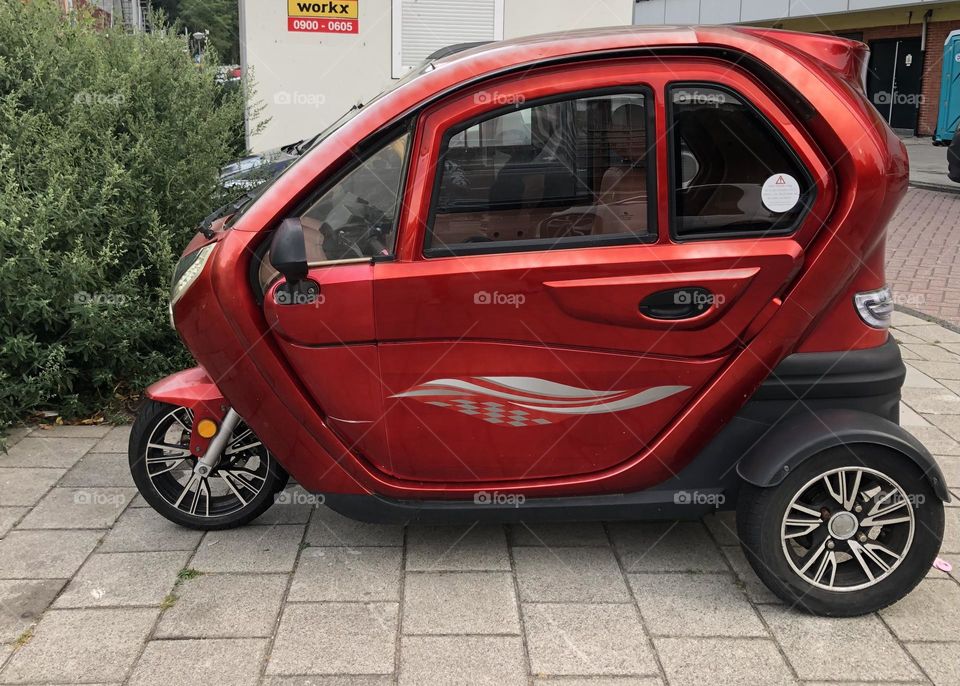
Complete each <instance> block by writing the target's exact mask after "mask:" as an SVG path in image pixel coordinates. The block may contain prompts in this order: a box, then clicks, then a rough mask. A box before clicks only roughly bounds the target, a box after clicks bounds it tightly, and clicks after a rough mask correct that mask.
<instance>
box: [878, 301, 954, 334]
mask: <svg viewBox="0 0 960 686" xmlns="http://www.w3.org/2000/svg"><path fill="white" fill-rule="evenodd" d="M894 309H895V310H897V311H898V312H903V313H904V314H909V315H910V316H911V317H916V318H917V319H922V320H923V321H925V322H930V323H931V324H936V325H937V326H942V327H943V328H945V329H947V330H948V331H953V332H954V333H960V326H957V325H956V324H951V323H950V322H948V321H945V320H943V319H940V318H938V317H934V316H933V315H932V314H927V313H926V312H921V311H920V310H915V309H913V308H912V307H905V306H903V305H895V306H894ZM894 328H896V327H894Z"/></svg>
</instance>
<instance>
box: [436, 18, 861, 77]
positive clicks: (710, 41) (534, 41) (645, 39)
mask: <svg viewBox="0 0 960 686" xmlns="http://www.w3.org/2000/svg"><path fill="white" fill-rule="evenodd" d="M744 39H747V40H757V39H760V40H763V41H765V42H768V43H773V44H778V45H781V46H790V47H791V48H793V49H795V50H799V51H800V52H804V53H806V54H808V55H810V56H812V57H815V58H817V59H819V60H821V61H823V60H824V58H829V56H830V54H831V53H832V54H833V57H834V59H827V60H826V61H827V63H828V65H829V66H834V67H836V66H840V63H838V62H837V61H836V59H835V57H836V55H842V54H843V53H844V52H845V51H847V50H858V49H862V48H864V47H865V46H864V45H863V44H862V43H859V42H858V41H854V40H850V39H848V38H840V37H837V36H829V35H824V34H814V33H804V32H799V31H783V30H779V29H767V28H760V27H749V26H695V25H685V26H682V25H677V26H609V27H601V28H592V29H577V30H572V31H557V32H554V33H543V34H537V35H532V36H523V37H520V38H512V39H508V40H501V41H495V42H490V41H486V42H478V43H472V44H471V43H460V44H457V45H451V46H448V47H447V48H443V49H441V50H438V51H436V52H435V53H433V54H432V55H430V56H429V57H428V58H427V61H432V62H433V63H434V64H435V65H436V66H438V67H439V66H442V65H445V64H451V63H454V62H459V61H473V60H477V61H483V62H487V61H495V62H498V63H499V66H500V67H509V66H513V65H519V64H523V63H525V62H527V61H529V59H530V57H531V55H534V54H538V53H539V54H540V55H542V56H543V57H544V58H546V57H559V56H562V55H568V56H573V55H577V54H589V53H597V52H607V51H611V50H623V49H629V48H652V47H665V46H677V47H682V46H704V45H717V46H721V45H723V46H730V45H731V44H733V43H737V42H740V41H742V40H744Z"/></svg>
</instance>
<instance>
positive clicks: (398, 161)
mask: <svg viewBox="0 0 960 686" xmlns="http://www.w3.org/2000/svg"><path fill="white" fill-rule="evenodd" d="M409 139H410V134H409V133H407V132H405V133H403V134H401V135H399V136H397V137H396V138H394V139H392V140H391V141H390V142H388V143H387V144H386V145H383V146H382V147H380V148H379V149H377V150H376V151H375V152H373V153H372V154H370V155H368V156H367V157H366V158H364V159H363V160H362V161H361V162H359V164H357V165H356V166H354V167H353V168H352V169H351V170H350V171H348V172H347V173H346V174H345V175H344V176H343V177H342V178H341V179H340V180H339V181H337V182H336V183H334V184H333V185H332V186H331V187H330V188H328V189H327V190H326V191H324V192H323V193H322V194H321V195H320V196H319V197H317V198H316V199H315V200H313V201H312V202H310V204H309V205H308V206H307V208H306V210H305V211H304V212H303V213H302V214H301V215H300V222H301V223H302V225H303V234H304V238H305V239H306V245H307V261H308V262H309V263H311V264H315V263H318V262H336V261H338V260H356V259H364V258H373V257H383V256H390V255H392V254H393V250H394V245H395V243H396V233H397V231H396V225H397V215H398V209H399V198H400V184H401V182H402V180H403V171H404V169H405V164H406V157H407V146H408V142H409ZM276 276H277V271H276V270H275V269H273V267H272V266H271V265H270V260H269V259H264V260H263V261H262V262H261V265H260V285H261V288H263V289H266V287H267V286H268V285H269V284H270V283H271V282H272V281H273V279H274V278H275V277H276Z"/></svg>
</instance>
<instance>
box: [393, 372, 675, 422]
mask: <svg viewBox="0 0 960 686" xmlns="http://www.w3.org/2000/svg"><path fill="white" fill-rule="evenodd" d="M688 388H689V386H654V387H653V388H646V389H643V390H641V389H636V388H634V389H630V390H624V391H594V390H591V389H589V388H577V387H576V386H566V385H564V384H560V383H555V382H553V381H547V380H545V379H537V378H534V377H530V376H476V377H471V378H468V379H434V380H433V381H427V382H426V383H422V384H419V385H418V386H414V387H413V388H411V389H410V390H408V391H404V392H403V393H396V394H395V395H392V396H390V397H391V398H411V399H413V400H417V401H419V402H422V403H426V404H428V405H434V406H435V407H445V408H449V409H451V410H456V411H457V412H461V413H463V414H465V415H469V416H472V417H476V418H477V419H482V420H483V421H485V422H489V423H491V424H503V425H506V426H531V425H542V424H553V423H554V422H558V421H560V420H562V419H565V418H567V417H570V416H572V415H578V416H582V415H591V414H605V413H608V412H621V411H623V410H632V409H634V408H636V407H642V406H644V405H649V404H650V403H655V402H657V401H658V400H663V399H664V398H669V397H670V396H672V395H676V394H677V393H680V392H682V391H685V390H687V389H688Z"/></svg>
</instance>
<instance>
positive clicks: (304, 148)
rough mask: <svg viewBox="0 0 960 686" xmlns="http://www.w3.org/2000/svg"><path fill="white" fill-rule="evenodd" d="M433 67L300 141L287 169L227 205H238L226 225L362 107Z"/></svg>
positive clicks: (416, 72) (428, 67)
mask: <svg viewBox="0 0 960 686" xmlns="http://www.w3.org/2000/svg"><path fill="white" fill-rule="evenodd" d="M433 69H435V67H434V65H433V62H423V63H422V64H421V65H420V66H419V67H417V68H415V69H411V70H410V71H408V72H407V73H406V74H404V76H403V77H402V78H401V79H399V80H397V81H396V82H394V83H392V84H391V85H390V86H389V87H388V88H385V89H384V90H382V91H380V92H379V93H377V94H376V95H375V96H374V97H372V98H371V99H370V100H368V101H367V102H366V103H357V104H356V105H353V106H352V107H351V108H350V109H349V110H347V111H346V112H344V113H343V114H342V115H341V116H340V118H338V119H337V120H336V121H335V122H333V123H332V124H330V125H329V126H328V127H327V128H325V129H324V130H323V131H321V132H320V133H318V134H317V135H315V136H313V137H312V138H308V139H306V140H305V141H303V142H302V143H299V144H298V145H297V146H296V153H297V159H296V160H294V162H293V163H292V164H290V165H289V166H288V167H287V168H286V169H284V170H283V171H282V172H280V173H279V174H277V175H276V176H274V177H273V178H271V179H268V180H266V181H264V182H263V183H262V184H260V185H259V186H257V187H256V188H255V189H253V190H251V191H249V192H247V193H246V194H245V195H243V196H241V197H240V198H239V199H238V201H236V202H234V203H231V204H230V205H227V206H226V207H228V208H229V207H236V213H235V214H234V215H233V216H232V217H230V219H229V221H227V222H226V226H227V227H231V226H233V225H234V224H235V223H236V222H237V220H238V219H240V217H242V216H243V214H244V213H245V212H246V211H247V210H248V209H249V208H250V207H251V206H252V205H253V204H254V203H255V202H256V201H257V199H258V198H259V197H260V196H261V195H263V194H264V193H265V192H266V191H267V189H268V188H270V186H272V185H273V184H274V183H276V182H277V179H279V178H281V177H282V176H283V175H284V174H286V173H287V172H289V171H290V170H291V169H292V168H294V167H296V166H297V163H298V162H299V161H300V160H301V159H303V158H304V157H305V156H306V154H307V153H308V152H310V151H311V150H313V149H314V148H315V147H316V146H318V145H320V143H322V142H323V141H324V140H326V139H327V138H329V137H330V136H331V135H333V133H334V132H335V131H337V130H338V129H340V128H341V127H342V126H343V125H344V124H346V123H347V122H348V121H350V120H351V119H353V118H354V117H355V116H357V114H358V113H359V112H360V110H361V109H363V108H364V107H368V106H370V105H372V104H373V103H375V102H376V101H377V100H379V99H380V98H382V97H383V96H385V95H386V94H387V93H390V92H392V91H394V90H396V89H397V88H399V87H400V86H402V85H403V84H405V83H409V82H410V81H413V80H414V79H415V78H417V77H418V76H421V75H422V74H426V73H427V72H429V71H432V70H433ZM220 216H223V215H220Z"/></svg>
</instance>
